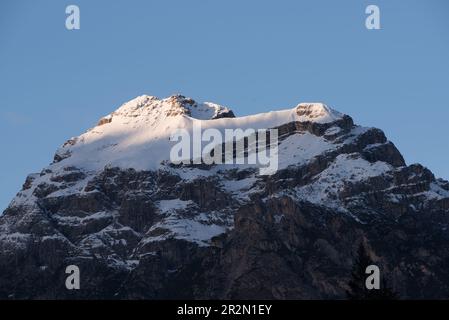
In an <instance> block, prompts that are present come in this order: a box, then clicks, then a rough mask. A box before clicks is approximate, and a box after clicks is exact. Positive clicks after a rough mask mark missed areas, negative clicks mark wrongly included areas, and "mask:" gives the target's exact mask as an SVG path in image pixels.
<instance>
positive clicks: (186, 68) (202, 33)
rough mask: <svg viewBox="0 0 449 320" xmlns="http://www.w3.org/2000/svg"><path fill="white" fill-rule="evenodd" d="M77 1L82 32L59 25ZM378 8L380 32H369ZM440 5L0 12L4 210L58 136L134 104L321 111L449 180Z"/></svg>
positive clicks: (91, 6)
mask: <svg viewBox="0 0 449 320" xmlns="http://www.w3.org/2000/svg"><path fill="white" fill-rule="evenodd" d="M70 4H76V5H78V6H79V8H80V11H81V29H80V30H75V31H68V30H67V29H66V28H65V18H66V14H65V8H66V6H67V5H70ZM369 4H375V5H378V6H379V8H380V12H381V27H382V29H381V30H367V29H366V28H365V18H366V14H365V8H366V6H367V5H369ZM448 86H449V2H448V1H445V0H440V1H438V0H420V1H416V0H407V1H400V0H388V1H381V0H372V1H363V0H353V1H351V0H345V1H333V0H328V1H324V0H313V1H298V0H294V1H293V0H292V1H283V0H279V1H274V0H272V1H261V0H257V1H256V0H254V1H250V0H247V1H241V0H240V1H236V0H227V1H212V0H209V1H208V0H179V1H174V0H168V1H167V0H164V1H162V0H160V1H156V0H153V1H132V0H128V1H123V0H118V1H102V0H95V1H91V0H88V1H84V0H71V1H62V0H54V1H46V0H40V1H33V0H29V1H24V0H2V1H1V2H0V135H1V139H2V142H1V153H2V154H1V157H0V165H1V168H2V172H1V179H0V209H3V208H5V207H6V206H7V204H8V203H9V201H10V200H11V199H12V197H13V196H14V194H15V193H16V192H17V191H19V189H20V187H21V185H22V183H23V182H24V180H25V177H26V175H27V174H28V173H31V172H39V171H40V170H41V169H42V168H43V167H44V166H46V165H47V164H48V163H50V162H51V161H52V158H53V154H54V151H55V150H56V148H57V147H58V146H59V145H61V144H62V143H63V142H64V141H65V140H66V139H67V138H70V137H72V136H76V135H79V134H81V133H82V132H84V131H85V130H86V129H88V128H90V127H92V126H93V125H94V124H95V123H96V121H97V120H98V118H100V117H101V116H103V115H105V114H108V113H110V112H111V111H113V110H115V109H116V108H117V107H118V106H119V105H120V104H121V103H123V102H125V101H127V100H130V99H132V98H133V97H135V96H137V95H141V94H150V95H156V96H159V97H165V96H168V95H171V94H173V93H183V94H184V95H187V96H191V97H193V98H194V99H196V100H199V101H213V102H217V103H220V104H224V105H227V106H230V107H231V108H232V109H233V110H234V112H235V113H236V114H237V115H246V114H251V113H257V112H264V111H268V110H275V109H284V108H290V107H293V106H294V105H296V104H297V103H299V102H301V101H322V102H325V103H327V104H328V105H330V106H332V107H334V108H335V109H337V110H339V111H342V112H344V113H347V114H350V115H351V116H352V117H353V118H354V119H355V121H356V122H357V123H359V124H362V125H366V126H375V127H379V128H381V129H383V130H384V131H385V133H386V134H387V136H388V138H389V139H390V140H392V141H393V142H394V143H395V144H396V145H397V146H398V148H399V149H400V151H401V152H402V153H403V155H404V157H405V158H406V161H407V163H408V164H411V163H415V162H420V163H422V164H423V165H425V166H427V167H429V168H430V169H432V170H433V172H434V173H435V174H436V175H437V176H440V177H444V178H446V179H448V178H449V166H448V163H449V148H448V147H449V142H448V138H449V136H448V131H447V130H448V129H447V128H448V122H449V120H448V119H449V87H448Z"/></svg>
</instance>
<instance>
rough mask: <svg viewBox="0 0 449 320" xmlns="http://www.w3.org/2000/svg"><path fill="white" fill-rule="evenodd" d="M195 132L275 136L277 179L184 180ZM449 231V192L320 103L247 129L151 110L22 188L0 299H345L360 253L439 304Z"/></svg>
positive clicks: (1, 237)
mask: <svg viewBox="0 0 449 320" xmlns="http://www.w3.org/2000/svg"><path fill="white" fill-rule="evenodd" d="M195 124H201V127H202V128H203V129H209V128H214V129H217V130H218V131H220V132H223V131H224V130H226V129H242V130H245V129H248V128H253V129H256V130H257V129H277V130H278V133H279V141H278V160H279V164H278V171H277V172H276V173H275V174H273V175H270V176H260V175H258V174H257V168H256V166H253V165H249V164H244V165H238V164H233V165H227V164H215V165H208V166H205V165H173V164H172V163H170V161H169V159H170V157H169V155H170V149H171V148H172V146H173V144H174V142H173V141H170V135H171V134H172V133H173V132H174V131H175V130H177V129H185V130H186V131H187V132H190V131H192V128H193V126H194V125H195ZM448 217H449V183H448V182H447V181H444V180H441V179H436V178H435V177H434V175H433V174H432V172H431V171H429V170H428V169H427V168H424V167H423V166H421V165H419V164H413V165H406V163H405V161H404V159H403V157H402V155H401V154H400V152H399V151H398V150H397V148H396V147H395V145H394V144H393V143H392V142H390V141H389V140H388V139H387V138H386V137H385V135H384V133H383V132H382V131H381V130H379V129H376V128H367V127H362V126H358V125H356V124H354V121H353V119H352V118H351V117H350V116H348V115H344V114H342V113H340V112H338V111H335V110H333V109H332V108H330V107H328V106H326V105H324V104H322V103H301V104H298V105H297V106H295V107H292V108H290V109H286V110H281V111H273V112H268V113H262V114H256V115H251V116H245V117H235V115H234V113H233V111H231V110H230V109H229V108H226V107H223V106H220V105H217V104H214V103H209V102H204V103H199V102H196V101H194V100H193V99H190V98H186V97H184V96H181V95H175V96H171V97H168V98H165V99H158V98H156V97H153V96H146V95H144V96H140V97H137V98H135V99H133V100H131V101H129V102H127V103H125V104H123V105H122V106H121V107H119V108H118V109H117V110H116V111H114V112H112V113H111V114H109V115H107V116H105V117H103V118H101V119H100V120H99V121H98V123H97V125H96V126H95V127H93V128H92V129H90V130H88V131H87V132H85V133H84V134H81V135H80V136H78V137H74V138H71V139H69V140H68V141H67V142H65V143H64V144H63V145H62V146H61V147H60V148H59V149H58V150H57V151H56V154H55V156H54V161H53V163H52V164H50V165H49V166H47V167H46V168H43V170H42V171H41V172H39V173H34V174H30V175H29V176H28V177H27V178H26V180H25V183H24V185H23V188H22V190H21V191H20V192H19V193H18V194H17V195H16V197H15V198H14V199H13V200H12V202H11V203H10V205H9V207H8V208H7V209H6V210H5V212H4V214H3V215H2V216H1V217H0V298H11V299H14V298H19V299H20V298H57V299H61V298H80V299H81V298H84V299H85V298H111V299H125V298H136V299H143V298H150V299H160V298H173V299H174V298H194V299H209V298H229V299H270V298H276V299H301V298H305V299H325V298H345V297H346V292H347V290H349V285H348V283H349V282H350V280H351V279H350V278H351V270H352V266H353V264H354V261H355V260H356V254H357V250H358V249H359V248H360V245H363V246H364V248H366V250H367V252H368V253H367V254H369V255H370V258H371V260H373V262H374V263H375V264H376V265H378V266H379V268H380V270H381V272H382V277H384V278H385V279H388V281H389V282H390V284H391V286H392V288H393V289H394V290H395V291H396V292H397V293H398V295H399V296H400V297H403V298H442V297H447V295H448V294H449V286H448V284H449V249H448V248H449V235H448V233H447V229H448V227H449V219H448ZM69 265H76V266H78V267H79V269H80V270H81V289H80V290H67V289H66V287H65V278H66V276H67V274H66V273H65V270H66V267H67V266H69Z"/></svg>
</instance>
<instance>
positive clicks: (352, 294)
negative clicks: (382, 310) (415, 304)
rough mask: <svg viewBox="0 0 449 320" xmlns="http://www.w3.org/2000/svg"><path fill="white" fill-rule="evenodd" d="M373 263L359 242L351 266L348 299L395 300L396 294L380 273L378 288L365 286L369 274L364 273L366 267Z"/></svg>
mask: <svg viewBox="0 0 449 320" xmlns="http://www.w3.org/2000/svg"><path fill="white" fill-rule="evenodd" d="M372 264H375V263H374V262H373V261H372V260H371V258H370V257H369V255H368V253H367V252H366V249H365V246H364V245H363V244H362V243H361V244H360V246H359V249H358V251H357V258H356V260H355V261H354V266H353V268H352V273H351V280H350V281H349V288H350V289H349V290H347V291H346V295H347V297H348V299H350V300H395V299H398V296H397V294H396V293H395V292H394V291H393V290H392V289H391V288H390V287H389V286H388V285H387V281H386V279H385V276H384V275H383V274H382V273H381V274H380V279H381V281H380V288H379V289H371V290H369V289H368V288H366V285H365V281H366V278H367V277H368V276H369V274H366V273H365V271H366V267H368V266H369V265H372Z"/></svg>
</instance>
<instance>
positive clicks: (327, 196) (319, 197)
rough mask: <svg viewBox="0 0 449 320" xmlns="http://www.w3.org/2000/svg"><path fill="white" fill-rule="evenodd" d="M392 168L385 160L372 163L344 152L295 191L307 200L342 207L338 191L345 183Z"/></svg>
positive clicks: (382, 172)
mask: <svg viewBox="0 0 449 320" xmlns="http://www.w3.org/2000/svg"><path fill="white" fill-rule="evenodd" d="M392 169H393V167H392V166H391V165H389V164H387V163H385V162H381V161H377V162H375V163H370V162H368V161H366V160H364V159H362V158H360V157H359V155H357V154H352V155H351V154H349V155H348V154H342V155H339V156H337V158H336V159H335V161H334V162H333V163H332V164H331V165H330V166H329V167H328V168H326V169H325V170H324V171H322V172H321V173H320V174H318V175H317V176H316V177H315V180H314V182H312V183H311V184H309V185H306V186H302V187H299V188H297V189H296V190H295V191H296V195H297V196H298V197H299V198H300V199H303V200H305V201H309V202H311V203H315V204H319V205H325V206H328V207H331V208H335V209H341V208H342V207H343V206H342V204H341V202H340V201H339V198H338V193H339V191H340V190H341V189H342V188H343V187H344V185H345V183H347V182H351V183H355V182H359V181H363V180H366V179H368V178H370V177H375V176H379V175H382V174H384V173H386V172H388V171H390V170H392Z"/></svg>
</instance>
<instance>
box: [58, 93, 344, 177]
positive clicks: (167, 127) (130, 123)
mask: <svg viewBox="0 0 449 320" xmlns="http://www.w3.org/2000/svg"><path fill="white" fill-rule="evenodd" d="M172 100H173V98H172V97H171V98H166V99H163V100H159V99H157V98H155V97H152V96H140V97H138V98H136V99H134V100H132V101H130V102H128V103H125V104H124V105H122V106H121V107H120V108H119V109H118V110H117V111H115V112H113V113H112V114H110V115H107V116H106V117H105V118H108V119H110V120H112V121H111V122H110V123H105V124H102V125H100V126H96V127H94V128H93V129H91V130H89V131H88V132H86V133H84V134H82V135H81V136H79V137H76V138H74V139H72V140H73V141H75V143H74V144H73V145H72V144H66V145H65V146H63V147H61V148H60V149H59V150H58V154H61V155H64V154H70V156H69V157H68V158H66V159H64V160H62V161H61V162H59V163H56V164H53V165H52V166H51V169H52V170H56V171H57V169H58V168H61V167H62V166H74V167H77V168H81V169H83V170H84V171H98V170H101V169H102V168H104V167H105V166H106V165H109V166H117V167H122V168H134V169H136V170H154V169H157V168H159V167H160V165H161V162H163V161H164V160H165V161H167V160H169V158H170V156H169V155H170V150H171V147H172V146H173V145H174V144H175V143H176V142H173V141H169V137H170V135H171V133H172V132H174V130H176V129H179V128H183V129H187V130H188V131H189V132H192V127H193V125H194V124H200V125H201V127H202V129H203V130H206V129H209V128H215V129H218V130H219V131H220V132H222V133H223V135H224V130H225V129H233V130H235V129H238V128H240V129H243V130H245V129H248V128H251V129H255V130H257V129H268V128H274V127H277V126H280V125H282V124H285V123H288V122H291V121H315V122H319V123H324V122H330V121H335V120H336V119H338V118H341V117H342V115H341V114H340V113H338V112H336V111H334V110H332V109H330V108H328V107H327V106H325V105H323V104H319V103H317V104H300V105H298V106H297V107H296V108H293V109H287V110H281V111H273V112H268V113H262V114H257V115H251V116H246V117H239V118H220V119H214V120H207V119H211V118H212V117H214V116H215V115H216V114H217V113H218V112H219V111H223V110H228V109H227V108H225V107H222V106H219V105H217V104H213V103H210V102H205V103H196V104H194V105H193V106H189V110H190V113H191V117H190V116H188V115H186V114H185V113H183V112H180V113H177V112H173V111H174V110H175V111H176V110H178V109H179V107H178V106H174V105H173V102H172ZM176 108H178V109H176ZM297 110H306V111H307V112H310V114H308V115H304V114H303V115H301V116H299V115H298V113H297ZM181 111H182V110H181ZM173 114H174V115H173Z"/></svg>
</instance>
